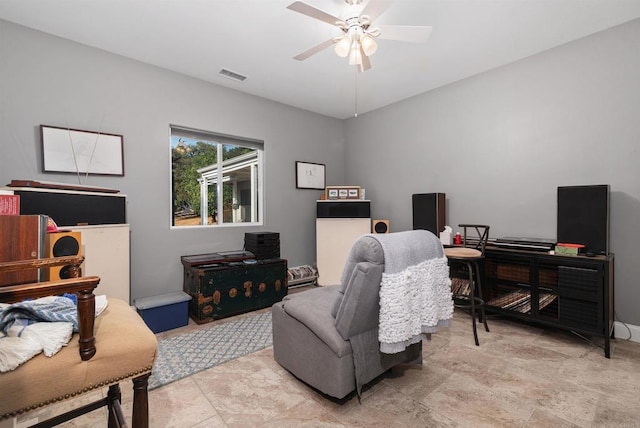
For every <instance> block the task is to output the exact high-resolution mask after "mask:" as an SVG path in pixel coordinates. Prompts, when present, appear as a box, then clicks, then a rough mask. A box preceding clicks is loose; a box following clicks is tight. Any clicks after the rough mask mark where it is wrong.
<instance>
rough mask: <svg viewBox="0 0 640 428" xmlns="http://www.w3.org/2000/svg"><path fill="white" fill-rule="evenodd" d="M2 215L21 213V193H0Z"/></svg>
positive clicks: (0, 213) (0, 212) (0, 211)
mask: <svg viewBox="0 0 640 428" xmlns="http://www.w3.org/2000/svg"><path fill="white" fill-rule="evenodd" d="M0 215H20V195H0Z"/></svg>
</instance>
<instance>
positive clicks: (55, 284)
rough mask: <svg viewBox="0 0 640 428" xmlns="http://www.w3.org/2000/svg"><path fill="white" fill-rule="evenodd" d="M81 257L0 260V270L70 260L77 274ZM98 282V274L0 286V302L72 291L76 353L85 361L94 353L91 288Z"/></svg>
mask: <svg viewBox="0 0 640 428" xmlns="http://www.w3.org/2000/svg"><path fill="white" fill-rule="evenodd" d="M83 260H84V258H83V257H77V256H73V257H55V258H53V259H35V260H26V261H20V262H5V263H0V272H3V271H4V272H7V271H11V270H23V269H35V268H41V267H50V266H60V265H65V264H72V265H74V266H76V268H77V269H75V271H76V272H75V274H76V275H77V274H78V273H79V270H80V269H79V265H80V264H81V263H82V261H83ZM99 282H100V278H99V277H97V276H87V277H80V278H69V279H63V280H58V281H47V282H34V283H30V284H18V285H6V286H0V302H6V303H14V302H19V301H21V300H25V299H34V298H38V297H45V296H51V295H57V294H64V293H73V294H75V295H76V296H78V306H77V307H78V330H79V334H80V340H79V343H80V349H79V353H80V358H81V359H82V361H87V360H89V359H91V357H93V356H94V355H95V353H96V346H95V337H94V335H93V327H94V321H95V311H96V309H95V308H96V300H95V295H94V294H93V290H94V289H95V288H96V287H97V286H98V283H99Z"/></svg>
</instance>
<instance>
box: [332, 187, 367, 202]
mask: <svg viewBox="0 0 640 428" xmlns="http://www.w3.org/2000/svg"><path fill="white" fill-rule="evenodd" d="M325 198H326V199H360V186H327V188H326V189H325Z"/></svg>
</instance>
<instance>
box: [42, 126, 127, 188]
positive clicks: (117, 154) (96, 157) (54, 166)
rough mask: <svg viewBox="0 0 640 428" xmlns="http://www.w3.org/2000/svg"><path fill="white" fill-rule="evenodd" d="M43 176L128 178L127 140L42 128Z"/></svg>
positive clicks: (64, 129) (98, 134) (55, 128)
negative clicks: (124, 154)
mask: <svg viewBox="0 0 640 428" xmlns="http://www.w3.org/2000/svg"><path fill="white" fill-rule="evenodd" d="M40 136H41V141H42V170H43V172H63V173H72V174H93V175H119V176H123V175H124V157H123V137H122V135H117V134H107V133H104V132H92V131H83V130H80V129H71V128H60V127H56V126H46V125H40Z"/></svg>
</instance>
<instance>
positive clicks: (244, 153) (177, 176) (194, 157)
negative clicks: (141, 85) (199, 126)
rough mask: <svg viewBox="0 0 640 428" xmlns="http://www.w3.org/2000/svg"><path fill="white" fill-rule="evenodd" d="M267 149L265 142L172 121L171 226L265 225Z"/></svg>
mask: <svg viewBox="0 0 640 428" xmlns="http://www.w3.org/2000/svg"><path fill="white" fill-rule="evenodd" d="M263 153H264V143H263V142H262V141H257V140H251V139H247V138H240V137H232V136H229V135H222V134H215V133H212V132H206V131H199V130H196V129H189V128H183V127H179V126H173V125H171V206H172V215H171V226H174V227H182V226H205V225H213V226H215V225H238V224H242V225H248V224H261V223H262V205H263V204H262V194H263V185H262V181H263V180H262V177H263V171H262V168H263V167H262V163H263V162H262V158H263ZM219 196H220V197H219Z"/></svg>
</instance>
